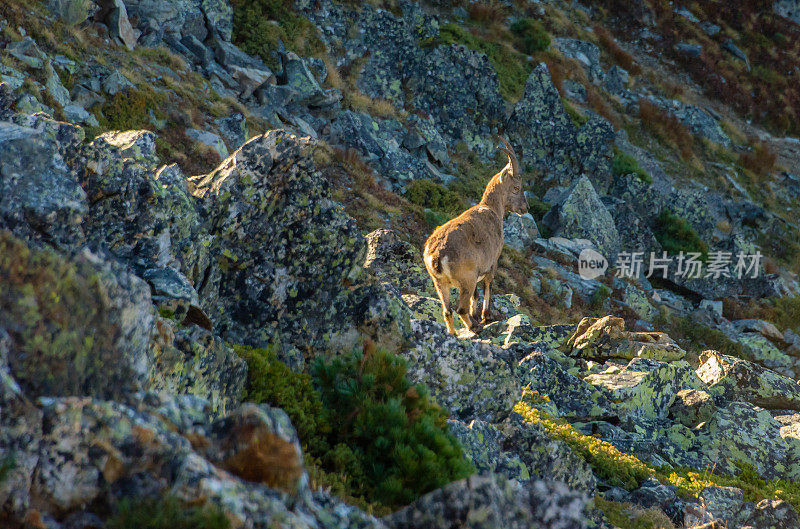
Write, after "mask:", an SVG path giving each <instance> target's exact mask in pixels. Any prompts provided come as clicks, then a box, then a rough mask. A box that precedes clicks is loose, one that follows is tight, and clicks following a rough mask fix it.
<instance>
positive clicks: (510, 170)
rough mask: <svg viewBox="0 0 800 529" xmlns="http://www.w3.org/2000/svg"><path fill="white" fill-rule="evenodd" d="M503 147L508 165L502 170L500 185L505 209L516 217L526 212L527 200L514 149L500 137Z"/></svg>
mask: <svg viewBox="0 0 800 529" xmlns="http://www.w3.org/2000/svg"><path fill="white" fill-rule="evenodd" d="M500 141H502V142H503V145H504V147H501V149H503V150H504V151H505V152H506V154H508V165H506V167H505V168H504V169H503V172H502V174H503V176H502V177H501V183H502V185H503V187H504V188H505V189H506V197H507V198H506V209H507V210H508V211H510V212H512V213H516V214H517V215H524V214H526V213H527V212H528V200H527V199H526V198H525V192H524V191H523V190H522V171H520V169H519V161H518V160H517V155H516V153H515V152H514V149H513V148H512V147H511V144H509V143H508V142H507V141H506V140H505V138H503V137H500Z"/></svg>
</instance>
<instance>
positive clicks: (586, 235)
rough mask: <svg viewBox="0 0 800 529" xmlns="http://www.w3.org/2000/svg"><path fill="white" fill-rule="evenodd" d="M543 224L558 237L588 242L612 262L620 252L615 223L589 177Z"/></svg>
mask: <svg viewBox="0 0 800 529" xmlns="http://www.w3.org/2000/svg"><path fill="white" fill-rule="evenodd" d="M542 222H543V223H544V224H545V225H546V226H547V227H549V228H550V229H551V230H552V232H553V234H554V235H557V236H559V237H566V238H573V239H575V238H580V239H589V240H590V241H592V242H593V243H595V245H596V246H597V248H598V249H599V250H600V252H601V253H603V255H605V256H606V258H607V259H609V260H610V261H612V262H613V261H614V260H615V259H616V256H617V254H618V253H619V251H620V238H619V232H618V231H617V227H616V225H615V224H614V219H613V218H612V217H611V214H609V212H608V210H607V209H606V207H605V206H604V205H603V202H602V201H601V200H600V197H599V196H598V195H597V192H596V191H595V189H594V186H593V185H592V182H591V181H590V180H589V178H588V177H587V176H586V175H583V176H581V177H580V178H578V179H577V181H575V183H573V184H572V186H571V187H570V188H569V189H568V190H567V191H565V192H564V193H563V194H562V195H561V197H560V198H559V200H558V202H557V203H556V204H554V205H553V208H552V209H551V210H550V211H548V212H547V214H546V215H545V216H544V218H543V219H542Z"/></svg>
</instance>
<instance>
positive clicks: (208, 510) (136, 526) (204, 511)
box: [106, 496, 230, 529]
mask: <svg viewBox="0 0 800 529" xmlns="http://www.w3.org/2000/svg"><path fill="white" fill-rule="evenodd" d="M106 527H108V529H228V528H229V527H230V522H229V521H228V519H227V518H226V517H225V514H224V513H223V512H222V511H220V510H219V509H218V508H215V507H211V506H206V507H193V506H192V507H190V506H187V505H185V504H184V503H183V502H181V501H180V500H178V499H177V498H175V497H172V496H166V497H161V498H157V499H155V498H144V499H137V500H130V499H128V498H125V499H123V500H122V501H121V502H120V504H119V506H118V508H117V511H116V513H115V514H114V515H113V516H112V517H111V518H110V519H109V520H108V521H107V522H106Z"/></svg>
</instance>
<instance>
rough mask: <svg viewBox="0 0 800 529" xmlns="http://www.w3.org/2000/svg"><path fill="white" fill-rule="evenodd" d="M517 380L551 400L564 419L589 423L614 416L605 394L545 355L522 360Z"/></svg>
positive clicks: (531, 356)
mask: <svg viewBox="0 0 800 529" xmlns="http://www.w3.org/2000/svg"><path fill="white" fill-rule="evenodd" d="M517 377H518V380H519V383H520V385H521V386H523V387H527V388H529V389H530V390H531V391H537V392H538V393H539V394H540V395H542V396H546V397H547V398H549V399H550V401H551V402H552V403H553V404H554V405H555V406H556V409H557V410H558V414H559V415H560V416H562V417H570V418H573V419H578V420H588V419H590V418H597V417H608V416H611V415H613V412H612V411H611V409H610V405H611V403H610V402H609V400H608V398H607V397H606V395H605V394H604V393H603V392H602V391H600V390H598V389H597V388H595V387H594V386H592V385H591V384H589V383H587V382H585V381H583V380H581V379H580V378H578V377H577V376H575V375H573V374H571V373H568V372H567V371H566V370H565V369H564V368H563V367H562V366H561V365H559V363H558V362H556V361H555V360H553V359H551V358H549V357H548V356H547V355H545V354H543V353H532V354H530V355H529V356H528V357H526V358H524V359H523V360H522V361H520V363H519V366H518V368H517Z"/></svg>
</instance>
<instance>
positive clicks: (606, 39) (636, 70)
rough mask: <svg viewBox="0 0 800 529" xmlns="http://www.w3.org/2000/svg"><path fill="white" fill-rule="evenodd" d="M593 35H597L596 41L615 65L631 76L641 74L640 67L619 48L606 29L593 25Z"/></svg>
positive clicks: (628, 54) (630, 56) (629, 55)
mask: <svg viewBox="0 0 800 529" xmlns="http://www.w3.org/2000/svg"><path fill="white" fill-rule="evenodd" d="M594 33H595V35H597V39H598V40H599V41H600V46H601V47H602V48H603V49H604V50H606V51H607V52H608V54H609V55H611V58H612V59H614V62H615V63H617V64H619V65H620V66H621V67H622V68H625V70H627V71H628V72H629V73H631V74H633V75H639V74H640V73H642V67H641V66H639V64H638V63H637V62H636V61H635V60H634V58H633V56H632V55H631V54H630V53H628V52H627V51H625V50H623V49H622V48H620V46H619V44H617V41H616V40H614V37H613V36H612V35H611V33H609V32H608V30H607V29H606V28H604V27H603V26H600V25H595V26H594Z"/></svg>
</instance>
